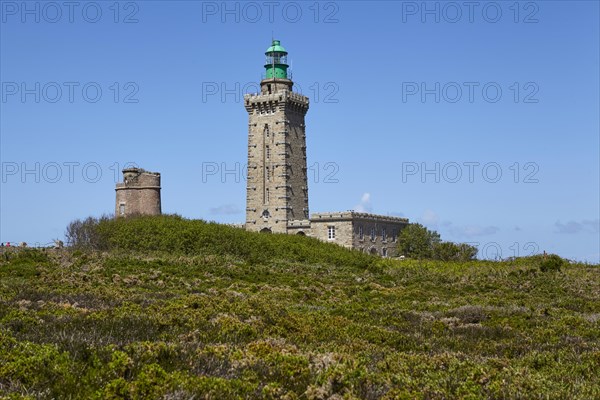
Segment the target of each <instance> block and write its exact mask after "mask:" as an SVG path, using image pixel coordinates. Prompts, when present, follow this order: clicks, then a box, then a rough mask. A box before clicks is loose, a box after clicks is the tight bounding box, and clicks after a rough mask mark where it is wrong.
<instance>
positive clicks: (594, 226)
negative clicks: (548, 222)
mask: <svg viewBox="0 0 600 400" xmlns="http://www.w3.org/2000/svg"><path fill="white" fill-rule="evenodd" d="M554 227H555V228H556V233H566V234H574V233H581V232H586V233H598V232H599V231H600V220H598V219H595V220H587V219H586V220H583V221H581V222H577V221H567V222H565V223H564V224H563V223H562V222H560V221H556V223H555V224H554Z"/></svg>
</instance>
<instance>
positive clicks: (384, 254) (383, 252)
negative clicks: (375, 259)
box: [381, 248, 387, 257]
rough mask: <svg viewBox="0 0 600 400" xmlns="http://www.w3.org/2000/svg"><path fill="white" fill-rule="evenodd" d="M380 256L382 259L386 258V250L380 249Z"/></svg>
mask: <svg viewBox="0 0 600 400" xmlns="http://www.w3.org/2000/svg"><path fill="white" fill-rule="evenodd" d="M381 255H382V256H384V257H387V249H386V248H383V249H381Z"/></svg>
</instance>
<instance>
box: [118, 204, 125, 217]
mask: <svg viewBox="0 0 600 400" xmlns="http://www.w3.org/2000/svg"><path fill="white" fill-rule="evenodd" d="M119 215H125V204H124V203H121V204H119Z"/></svg>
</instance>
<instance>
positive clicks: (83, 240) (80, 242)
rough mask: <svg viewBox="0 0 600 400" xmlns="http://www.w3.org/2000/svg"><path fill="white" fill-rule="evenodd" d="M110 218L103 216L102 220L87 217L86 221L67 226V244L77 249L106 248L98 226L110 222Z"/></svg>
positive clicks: (77, 221)
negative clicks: (103, 222)
mask: <svg viewBox="0 0 600 400" xmlns="http://www.w3.org/2000/svg"><path fill="white" fill-rule="evenodd" d="M109 219H110V217H108V216H106V215H103V216H102V217H100V218H94V217H87V218H86V219H84V220H80V219H76V220H75V221H72V222H71V223H70V224H69V225H67V230H66V232H65V237H66V239H67V244H68V245H70V246H72V247H73V248H76V249H94V250H100V249H101V248H103V247H106V243H104V242H102V239H101V237H100V235H99V232H98V225H99V224H100V223H101V222H102V221H108V220H109Z"/></svg>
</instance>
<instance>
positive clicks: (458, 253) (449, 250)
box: [433, 242, 477, 261]
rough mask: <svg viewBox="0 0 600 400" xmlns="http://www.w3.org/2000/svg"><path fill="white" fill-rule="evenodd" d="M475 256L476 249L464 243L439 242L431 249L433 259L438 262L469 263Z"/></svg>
mask: <svg viewBox="0 0 600 400" xmlns="http://www.w3.org/2000/svg"><path fill="white" fill-rule="evenodd" d="M476 256H477V247H475V246H471V245H469V244H466V243H453V242H441V243H437V244H436V245H435V246H434V247H433V259H435V260H440V261H469V260H474V259H475V257H476Z"/></svg>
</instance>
